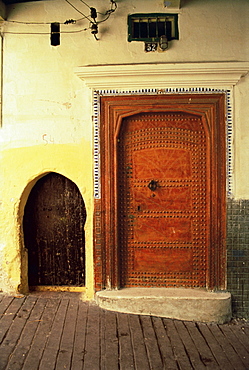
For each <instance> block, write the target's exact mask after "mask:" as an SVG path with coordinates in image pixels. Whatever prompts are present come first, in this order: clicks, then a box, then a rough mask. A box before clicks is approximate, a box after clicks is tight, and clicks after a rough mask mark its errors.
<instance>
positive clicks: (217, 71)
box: [75, 62, 249, 89]
mask: <svg viewBox="0 0 249 370" xmlns="http://www.w3.org/2000/svg"><path fill="white" fill-rule="evenodd" d="M248 71H249V62H217V63H215V62H214V63H210V62H208V63H167V64H164V63H155V64H123V65H96V66H84V67H78V68H77V69H76V70H75V73H76V75H77V76H78V77H79V78H81V79H82V80H83V81H84V82H85V84H86V86H88V87H89V88H92V89H123V88H126V89H128V88H129V89H136V88H139V89H142V88H165V87H176V86H181V87H191V86H195V87H196V86H204V87H217V86H218V87H219V88H223V87H225V88H227V87H230V88H231V87H232V86H234V85H236V84H237V82H238V81H239V80H240V78H241V77H243V76H245V75H246V74H247V73H248Z"/></svg>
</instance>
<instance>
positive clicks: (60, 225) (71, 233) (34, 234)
mask: <svg viewBox="0 0 249 370" xmlns="http://www.w3.org/2000/svg"><path fill="white" fill-rule="evenodd" d="M85 221H86V209H85V204H84V201H83V198H82V196H81V194H80V192H79V189H78V187H77V186H76V185H75V183H73V182H72V181H70V180H69V179H68V178H66V177H64V176H62V175H59V174H57V173H53V172H52V173H49V174H47V175H45V176H44V177H42V178H41V179H39V180H38V181H37V183H36V184H35V186H34V187H33V189H32V191H31V193H30V195H29V198H28V201H27V204H26V206H25V210H24V219H23V229H24V241H25V247H26V248H27V249H28V280H29V286H39V285H45V286H50V285H52V286H84V285H85V236H84V225H85Z"/></svg>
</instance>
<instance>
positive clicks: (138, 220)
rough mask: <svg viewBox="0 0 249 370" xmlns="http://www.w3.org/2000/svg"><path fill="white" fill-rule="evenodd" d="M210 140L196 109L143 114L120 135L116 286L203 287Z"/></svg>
mask: <svg viewBox="0 0 249 370" xmlns="http://www.w3.org/2000/svg"><path fill="white" fill-rule="evenodd" d="M209 157H210V153H209V146H208V142H207V138H206V133H205V129H204V127H203V123H202V119H201V117H200V116H198V115H193V114H187V113H181V112H175V113H174V112H169V113H141V114H137V115H134V116H131V117H128V118H125V119H124V120H123V122H122V126H121V130H120V134H119V138H118V168H119V170H118V199H119V203H118V209H119V210H118V212H119V215H118V218H119V254H120V255H119V261H120V285H121V286H122V287H135V286H145V287H148V286H152V287H160V286H168V287H179V286H185V287H205V286H206V281H207V276H206V273H207V263H208V261H207V255H208V245H209V231H210V211H209V210H210V191H209V189H210V185H209V181H210V174H209V170H208V168H209V163H208V161H209Z"/></svg>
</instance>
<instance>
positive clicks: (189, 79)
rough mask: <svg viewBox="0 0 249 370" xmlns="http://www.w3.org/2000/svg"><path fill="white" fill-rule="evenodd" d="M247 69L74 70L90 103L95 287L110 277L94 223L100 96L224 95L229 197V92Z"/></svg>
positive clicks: (238, 65) (220, 65) (233, 65)
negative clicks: (92, 122) (104, 266)
mask: <svg viewBox="0 0 249 370" xmlns="http://www.w3.org/2000/svg"><path fill="white" fill-rule="evenodd" d="M248 70H249V63H248V62H217V63H216V62H215V63H167V64H163V63H158V64H127V65H105V66H103V65H102V66H84V67H79V68H77V69H76V71H75V73H76V75H77V76H78V77H79V78H81V79H82V80H83V81H84V84H85V87H86V88H87V89H86V91H87V90H88V93H89V99H92V105H93V117H94V198H95V200H96V202H95V219H94V222H95V225H94V230H95V234H94V235H95V236H94V239H95V245H94V259H95V289H96V290H100V289H102V288H103V287H108V281H109V280H110V279H109V277H108V276H104V275H105V272H104V268H103V265H102V261H103V260H104V258H105V257H104V256H102V252H101V233H100V234H98V231H97V230H98V227H97V225H99V224H101V209H98V200H99V199H101V187H100V183H101V181H100V178H101V174H100V140H99V128H100V119H99V116H100V111H99V99H100V97H101V96H103V95H119V94H125V95H126V94H130V95H133V94H139V95H142V94H154V95H155V94H186V93H187V94H191V93H195V94H196V93H200V94H205V93H209V94H210V93H211V94H212V93H213V94H215V93H224V94H225V95H226V121H227V122H226V127H227V128H226V131H227V138H226V143H227V148H226V149H227V194H228V196H229V195H231V194H232V183H233V178H232V177H233V156H232V153H233V149H232V142H233V139H232V135H233V106H234V101H233V100H234V94H233V92H234V87H235V85H236V84H237V83H238V81H239V80H240V79H241V78H242V77H243V76H245V75H246V74H247V73H248ZM95 226H96V227H95ZM96 266H98V267H97V268H96ZM103 282H104V283H103ZM111 285H112V284H110V287H111Z"/></svg>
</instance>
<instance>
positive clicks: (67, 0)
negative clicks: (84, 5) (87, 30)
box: [65, 0, 92, 23]
mask: <svg viewBox="0 0 249 370" xmlns="http://www.w3.org/2000/svg"><path fill="white" fill-rule="evenodd" d="M65 1H66V2H67V3H68V4H69V5H70V6H71V7H72V8H74V9H75V10H76V11H77V12H78V13H79V14H81V15H83V16H84V17H85V18H87V19H88V20H89V22H91V23H92V20H91V19H90V18H89V17H88V16H87V15H85V14H84V13H82V12H81V11H80V10H79V9H77V8H76V6H74V5H73V4H71V3H70V1H69V0H65Z"/></svg>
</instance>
